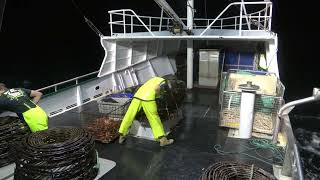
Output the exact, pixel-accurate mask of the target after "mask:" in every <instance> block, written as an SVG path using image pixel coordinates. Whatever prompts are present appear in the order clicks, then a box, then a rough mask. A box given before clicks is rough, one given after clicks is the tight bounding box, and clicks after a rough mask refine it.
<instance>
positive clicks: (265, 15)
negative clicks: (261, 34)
mask: <svg viewBox="0 0 320 180" xmlns="http://www.w3.org/2000/svg"><path fill="white" fill-rule="evenodd" d="M267 14H268V4H266V9H265V11H264V22H263V27H264V29H266V26H267Z"/></svg>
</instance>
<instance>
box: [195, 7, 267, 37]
mask: <svg viewBox="0 0 320 180" xmlns="http://www.w3.org/2000/svg"><path fill="white" fill-rule="evenodd" d="M247 4H265V5H272V2H235V3H230V4H229V5H228V6H227V7H226V8H224V10H223V11H222V12H221V13H220V14H219V15H218V16H217V17H216V18H215V20H213V21H212V22H211V23H210V25H209V26H208V27H207V28H206V29H205V30H203V31H202V33H201V34H200V36H203V34H204V33H206V32H207V31H208V29H210V28H211V26H212V25H213V24H214V23H215V22H216V21H217V20H218V19H219V18H220V17H221V16H222V15H223V14H224V13H225V12H226V11H227V10H228V9H229V8H230V7H231V6H234V5H240V6H241V8H240V17H241V18H240V21H241V20H242V18H243V17H245V16H242V6H243V5H247ZM270 9H272V8H270ZM266 10H267V9H266ZM269 17H271V15H270V16H269ZM269 22H270V21H269ZM240 24H242V23H240ZM269 28H270V27H269ZM240 32H241V29H240Z"/></svg>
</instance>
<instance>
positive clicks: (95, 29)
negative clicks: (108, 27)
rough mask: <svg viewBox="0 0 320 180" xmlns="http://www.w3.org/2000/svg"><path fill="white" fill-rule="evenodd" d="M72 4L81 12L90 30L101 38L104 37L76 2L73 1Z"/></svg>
mask: <svg viewBox="0 0 320 180" xmlns="http://www.w3.org/2000/svg"><path fill="white" fill-rule="evenodd" d="M72 4H73V5H74V6H75V7H76V9H77V10H78V11H79V13H80V14H81V15H82V16H83V18H84V21H85V22H86V23H87V24H88V26H89V27H90V29H92V30H93V31H94V32H95V33H96V34H97V35H98V36H99V37H102V36H104V35H103V34H102V33H101V31H100V30H99V29H98V28H97V27H96V26H95V25H94V24H93V23H92V21H90V19H88V18H87V17H86V16H85V15H84V13H83V12H82V10H81V9H80V8H79V6H78V5H77V4H76V3H75V2H74V0H72Z"/></svg>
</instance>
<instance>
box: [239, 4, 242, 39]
mask: <svg viewBox="0 0 320 180" xmlns="http://www.w3.org/2000/svg"><path fill="white" fill-rule="evenodd" d="M242 6H243V4H242V3H241V4H240V22H239V36H241V30H242Z"/></svg>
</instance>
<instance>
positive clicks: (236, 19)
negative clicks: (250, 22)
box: [234, 17, 238, 30]
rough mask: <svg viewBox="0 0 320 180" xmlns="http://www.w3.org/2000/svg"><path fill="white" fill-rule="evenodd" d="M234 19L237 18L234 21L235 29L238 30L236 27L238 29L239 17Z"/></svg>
mask: <svg viewBox="0 0 320 180" xmlns="http://www.w3.org/2000/svg"><path fill="white" fill-rule="evenodd" d="M234 19H235V20H234V22H235V23H234V29H235V30H236V29H237V23H238V22H237V20H238V18H237V17H234Z"/></svg>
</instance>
